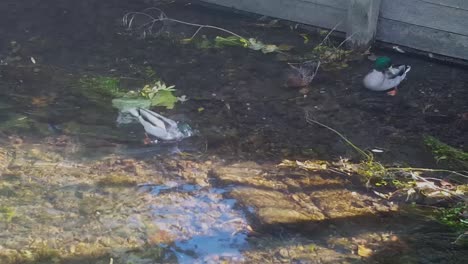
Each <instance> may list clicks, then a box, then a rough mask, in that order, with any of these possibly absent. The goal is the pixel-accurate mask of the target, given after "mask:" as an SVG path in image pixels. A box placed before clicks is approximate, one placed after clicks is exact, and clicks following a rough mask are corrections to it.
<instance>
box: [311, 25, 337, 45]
mask: <svg viewBox="0 0 468 264" xmlns="http://www.w3.org/2000/svg"><path fill="white" fill-rule="evenodd" d="M341 23H343V21H340V22H338V24H336V25H335V26H334V27H333V28H332V29H331V30H330V32H328V34H327V35H326V36H325V38H324V39H323V40H322V42H320V44H318V45H317V47H320V46H322V45H323V44H324V43H325V41H327V40H328V38H329V37H330V35H331V34H332V33H333V32H335V30H336V28H338V27H339V26H340V25H341Z"/></svg>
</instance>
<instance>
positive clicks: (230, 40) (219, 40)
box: [215, 36, 249, 48]
mask: <svg viewBox="0 0 468 264" xmlns="http://www.w3.org/2000/svg"><path fill="white" fill-rule="evenodd" d="M215 45H216V47H218V48H221V47H224V46H237V47H244V48H247V47H248V46H249V41H248V40H246V39H244V38H240V37H237V36H229V37H227V38H223V37H220V36H217V37H216V38H215Z"/></svg>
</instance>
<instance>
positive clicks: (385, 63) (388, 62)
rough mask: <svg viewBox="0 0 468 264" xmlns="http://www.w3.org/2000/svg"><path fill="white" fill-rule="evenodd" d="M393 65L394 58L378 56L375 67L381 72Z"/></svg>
mask: <svg viewBox="0 0 468 264" xmlns="http://www.w3.org/2000/svg"><path fill="white" fill-rule="evenodd" d="M390 66H392V59H390V58H389V57H378V58H377V59H376V60H375V63H374V69H376V70H377V71H380V72H384V71H385V70H387V69H388V68H390Z"/></svg>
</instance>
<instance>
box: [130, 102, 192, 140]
mask: <svg viewBox="0 0 468 264" xmlns="http://www.w3.org/2000/svg"><path fill="white" fill-rule="evenodd" d="M129 113H130V114H131V115H133V116H134V117H136V118H138V121H139V122H140V124H141V125H142V126H143V128H144V129H145V132H146V138H145V140H144V141H143V142H144V143H145V144H151V143H157V142H158V140H151V139H150V138H149V136H148V135H150V136H153V137H155V138H157V139H160V140H163V141H179V140H182V139H184V138H188V137H191V136H192V135H193V131H192V129H191V128H190V126H189V125H188V124H186V123H184V122H177V121H174V120H172V119H169V118H167V117H164V116H162V115H160V114H158V113H155V112H153V111H151V110H148V109H144V108H133V109H130V110H129Z"/></svg>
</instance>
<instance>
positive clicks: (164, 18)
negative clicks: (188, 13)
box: [122, 7, 245, 39]
mask: <svg viewBox="0 0 468 264" xmlns="http://www.w3.org/2000/svg"><path fill="white" fill-rule="evenodd" d="M149 10H156V11H158V12H160V15H159V17H158V18H155V17H154V16H152V15H150V14H148V13H145V11H149ZM137 15H142V16H145V17H147V18H149V19H150V20H151V21H150V22H147V23H144V24H143V25H141V26H139V27H138V28H143V27H147V26H148V25H151V26H150V29H151V28H152V27H153V26H154V24H155V23H157V22H165V21H171V22H176V23H180V24H183V25H187V26H192V27H198V29H197V31H196V32H195V33H194V34H193V35H192V37H191V38H194V37H195V36H196V35H197V34H198V33H199V32H200V30H202V29H204V28H211V29H216V30H219V31H223V32H225V33H228V34H231V35H233V36H236V37H238V38H242V39H245V38H244V37H242V36H241V35H239V34H236V33H234V32H232V31H230V30H227V29H224V28H220V27H216V26H211V25H202V24H197V23H190V22H186V21H182V20H178V19H174V18H169V17H167V16H166V14H165V13H164V12H163V11H162V10H161V9H159V8H155V7H153V8H147V9H145V10H144V11H143V12H129V13H127V14H125V15H124V16H123V18H122V22H123V24H124V25H125V26H126V27H127V28H128V29H130V28H131V27H132V24H133V20H134V19H135V16H137ZM129 18H130V21H129ZM150 33H151V31H150Z"/></svg>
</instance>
